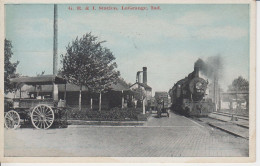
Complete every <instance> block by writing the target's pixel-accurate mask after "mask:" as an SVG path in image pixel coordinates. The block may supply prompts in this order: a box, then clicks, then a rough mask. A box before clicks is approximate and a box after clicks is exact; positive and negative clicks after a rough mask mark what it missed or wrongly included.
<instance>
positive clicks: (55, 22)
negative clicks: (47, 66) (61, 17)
mask: <svg viewBox="0 0 260 166" xmlns="http://www.w3.org/2000/svg"><path fill="white" fill-rule="evenodd" d="M57 17H58V6H57V4H54V19H53V31H54V33H53V75H54V76H57V74H58V18H57ZM53 100H54V101H58V100H59V90H58V85H56V84H55V83H53Z"/></svg>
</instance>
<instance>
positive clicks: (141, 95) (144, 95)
mask: <svg viewBox="0 0 260 166" xmlns="http://www.w3.org/2000/svg"><path fill="white" fill-rule="evenodd" d="M141 73H143V82H141V81H140V74H141ZM130 89H131V90H132V91H134V92H136V93H135V99H137V100H143V99H144V100H145V105H146V106H148V105H150V104H151V99H152V88H151V87H150V86H149V85H148V84H147V67H143V71H138V72H137V74H136V83H134V84H133V85H131V86H130Z"/></svg>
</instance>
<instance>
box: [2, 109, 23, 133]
mask: <svg viewBox="0 0 260 166" xmlns="http://www.w3.org/2000/svg"><path fill="white" fill-rule="evenodd" d="M19 125H20V115H19V114H18V113H17V112H16V111H14V110H11V111H8V112H7V113H6V114H5V127H6V128H7V129H13V130H14V129H16V128H17V127H19Z"/></svg>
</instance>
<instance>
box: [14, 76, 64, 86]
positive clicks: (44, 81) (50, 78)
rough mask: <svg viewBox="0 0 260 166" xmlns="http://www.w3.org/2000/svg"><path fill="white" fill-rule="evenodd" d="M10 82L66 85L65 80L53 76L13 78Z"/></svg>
mask: <svg viewBox="0 0 260 166" xmlns="http://www.w3.org/2000/svg"><path fill="white" fill-rule="evenodd" d="M11 82H13V83H18V84H21V83H22V84H27V85H51V84H53V83H55V84H66V80H65V79H64V78H62V77H59V76H55V75H42V76H36V77H20V78H13V79H11Z"/></svg>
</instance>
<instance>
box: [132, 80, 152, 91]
mask: <svg viewBox="0 0 260 166" xmlns="http://www.w3.org/2000/svg"><path fill="white" fill-rule="evenodd" d="M136 84H137V85H140V86H142V87H144V89H145V90H152V88H151V87H150V86H149V85H147V84H145V83H141V82H136V83H134V84H133V85H131V87H133V86H134V85H136Z"/></svg>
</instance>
